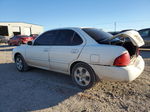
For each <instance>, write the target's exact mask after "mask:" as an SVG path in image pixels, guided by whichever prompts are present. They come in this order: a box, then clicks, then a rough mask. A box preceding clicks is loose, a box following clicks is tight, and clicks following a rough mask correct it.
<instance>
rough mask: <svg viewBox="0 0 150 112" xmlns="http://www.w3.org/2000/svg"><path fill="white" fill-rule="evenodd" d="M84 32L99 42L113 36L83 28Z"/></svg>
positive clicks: (94, 29)
mask: <svg viewBox="0 0 150 112" xmlns="http://www.w3.org/2000/svg"><path fill="white" fill-rule="evenodd" d="M82 30H83V31H84V32H86V33H87V34H88V35H89V36H90V37H92V38H93V39H94V40H95V41H97V42H100V41H103V40H107V39H109V38H111V37H112V36H113V35H112V34H110V33H107V32H104V31H102V30H99V29H96V28H82Z"/></svg>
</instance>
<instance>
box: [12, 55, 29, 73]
mask: <svg viewBox="0 0 150 112" xmlns="http://www.w3.org/2000/svg"><path fill="white" fill-rule="evenodd" d="M15 64H16V68H17V70H18V71H20V72H25V71H28V70H29V68H30V67H29V66H28V65H27V63H26V62H25V60H24V58H23V56H21V55H19V54H18V55H17V56H16V57H15ZM19 64H20V65H19Z"/></svg>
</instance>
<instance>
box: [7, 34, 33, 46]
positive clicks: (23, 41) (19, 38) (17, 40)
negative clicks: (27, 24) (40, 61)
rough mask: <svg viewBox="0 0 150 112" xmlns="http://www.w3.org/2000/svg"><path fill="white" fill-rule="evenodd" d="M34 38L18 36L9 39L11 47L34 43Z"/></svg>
mask: <svg viewBox="0 0 150 112" xmlns="http://www.w3.org/2000/svg"><path fill="white" fill-rule="evenodd" d="M32 40H33V37H31V36H27V35H16V36H13V37H12V38H10V39H9V41H8V44H9V45H20V44H26V43H27V42H28V41H32Z"/></svg>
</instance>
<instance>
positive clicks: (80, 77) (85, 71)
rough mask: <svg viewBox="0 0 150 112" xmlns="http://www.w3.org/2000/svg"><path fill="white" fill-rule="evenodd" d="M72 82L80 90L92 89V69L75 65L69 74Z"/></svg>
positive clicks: (82, 65) (94, 76)
mask: <svg viewBox="0 0 150 112" xmlns="http://www.w3.org/2000/svg"><path fill="white" fill-rule="evenodd" d="M71 76H72V80H73V81H74V83H75V84H76V85H78V86H79V87H80V88H81V89H88V88H90V87H92V86H93V85H94V83H95V81H96V75H95V72H94V71H93V69H92V68H91V67H90V66H89V65H88V64H85V63H78V64H76V65H75V66H74V67H73V69H72V72H71Z"/></svg>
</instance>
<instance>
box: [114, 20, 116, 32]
mask: <svg viewBox="0 0 150 112" xmlns="http://www.w3.org/2000/svg"><path fill="white" fill-rule="evenodd" d="M116 29H117V23H116V22H114V31H115V32H116Z"/></svg>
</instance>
